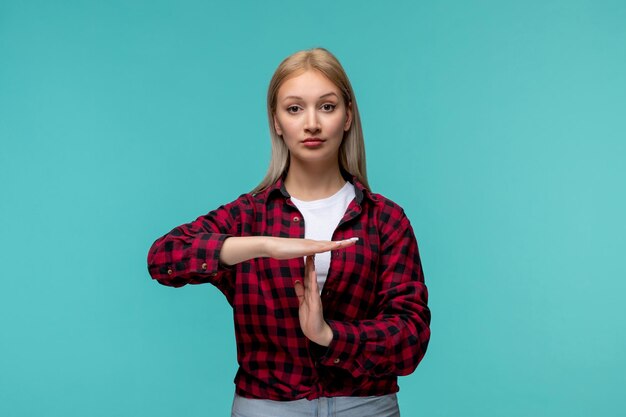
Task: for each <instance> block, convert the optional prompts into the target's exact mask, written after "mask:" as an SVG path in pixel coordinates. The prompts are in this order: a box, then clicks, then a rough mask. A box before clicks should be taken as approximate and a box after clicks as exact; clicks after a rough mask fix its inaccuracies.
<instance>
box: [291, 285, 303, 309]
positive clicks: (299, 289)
mask: <svg viewBox="0 0 626 417" xmlns="http://www.w3.org/2000/svg"><path fill="white" fill-rule="evenodd" d="M293 288H294V290H295V291H296V297H298V301H299V302H300V305H302V303H303V302H304V285H302V281H300V280H297V281H296V282H294V285H293Z"/></svg>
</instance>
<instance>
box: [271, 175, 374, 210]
mask: <svg viewBox="0 0 626 417" xmlns="http://www.w3.org/2000/svg"><path fill="white" fill-rule="evenodd" d="M286 175H287V173H286V172H285V173H284V174H283V175H281V176H280V178H278V180H276V182H274V184H272V185H271V186H269V187H268V188H267V190H266V196H267V200H269V199H270V198H272V197H273V196H275V195H276V196H278V195H282V196H283V197H284V198H290V197H291V196H290V195H289V193H288V192H287V189H286V188H285V176H286ZM341 175H342V176H343V178H344V179H345V180H346V181H349V182H350V183H352V185H354V193H355V195H356V202H357V203H358V204H361V203H362V202H363V199H365V198H367V199H369V200H371V201H373V202H377V201H378V199H377V198H376V196H375V195H374V194H373V193H372V192H370V191H369V190H368V189H367V188H365V186H364V185H363V183H361V181H359V179H358V178H357V177H356V175H352V174H350V173H348V172H346V171H344V170H343V169H342V170H341Z"/></svg>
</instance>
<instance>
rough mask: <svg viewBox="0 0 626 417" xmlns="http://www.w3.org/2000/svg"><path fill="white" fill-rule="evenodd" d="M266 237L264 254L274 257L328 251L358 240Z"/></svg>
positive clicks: (281, 257)
mask: <svg viewBox="0 0 626 417" xmlns="http://www.w3.org/2000/svg"><path fill="white" fill-rule="evenodd" d="M266 239H267V241H266V242H265V253H266V256H268V257H270V258H274V259H291V258H298V257H302V256H311V255H315V254H316V253H322V252H328V251H330V250H337V249H342V248H347V247H349V246H352V245H354V244H355V243H356V242H357V240H358V238H356V237H355V238H350V239H346V240H336V241H331V240H312V239H298V238H288V237H270V236H266Z"/></svg>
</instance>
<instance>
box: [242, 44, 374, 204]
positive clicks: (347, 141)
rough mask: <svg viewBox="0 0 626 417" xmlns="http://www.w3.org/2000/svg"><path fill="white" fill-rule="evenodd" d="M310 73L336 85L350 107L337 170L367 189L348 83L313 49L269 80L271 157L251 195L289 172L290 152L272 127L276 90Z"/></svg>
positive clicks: (334, 63) (333, 62)
mask: <svg viewBox="0 0 626 417" xmlns="http://www.w3.org/2000/svg"><path fill="white" fill-rule="evenodd" d="M309 69H312V70H316V71H319V72H320V73H322V74H323V75H324V76H325V77H326V78H328V79H329V80H330V81H331V82H332V83H333V84H335V85H336V86H337V87H338V88H339V90H340V91H341V93H342V94H341V95H342V97H343V100H344V103H345V105H346V106H348V104H349V103H352V123H351V125H350V128H349V129H348V130H347V131H345V132H344V135H343V140H342V142H341V146H340V148H339V167H340V168H341V169H343V170H344V171H346V172H348V173H349V174H351V175H354V176H356V177H357V179H358V180H359V181H360V182H361V183H363V185H364V186H365V187H366V188H367V189H368V190H369V189H370V188H369V184H368V182H367V171H366V167H365V143H364V141H363V129H362V128H361V118H360V117H359V108H358V107H357V104H356V97H355V96H354V91H353V90H352V85H351V84H350V80H349V79H348V76H347V75H346V73H345V71H344V69H343V67H342V66H341V64H340V63H339V60H337V58H336V57H335V56H334V55H333V54H331V53H330V52H329V51H328V50H326V49H324V48H312V49H307V50H304V51H298V52H296V53H294V54H292V55H290V56H288V57H287V58H285V59H284V60H283V61H282V62H281V63H280V65H279V66H278V68H277V69H276V71H275V72H274V75H273V76H272V79H271V81H270V84H269V88H268V90H267V117H268V120H269V126H270V137H271V141H272V156H271V159H270V166H269V168H268V170H267V174H265V178H263V180H262V181H261V183H260V184H259V185H257V186H256V188H255V189H254V190H252V193H257V192H260V191H263V190H264V189H266V188H267V187H269V186H271V185H272V184H274V182H276V180H278V179H279V178H280V177H281V176H282V175H283V174H284V173H285V172H286V171H287V169H289V149H287V146H286V145H285V143H284V142H283V140H282V138H281V136H280V135H279V134H278V133H277V132H276V129H275V127H274V113H275V112H276V97H277V95H278V89H279V88H280V86H281V85H282V84H283V83H284V82H285V81H286V80H287V79H288V78H289V77H291V76H295V75H298V74H300V73H302V72H304V71H306V70H309Z"/></svg>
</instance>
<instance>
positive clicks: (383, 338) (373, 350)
mask: <svg viewBox="0 0 626 417" xmlns="http://www.w3.org/2000/svg"><path fill="white" fill-rule="evenodd" d="M348 179H349V180H350V181H351V182H352V183H353V184H354V186H355V192H356V198H355V199H354V200H353V201H352V202H351V203H350V205H349V206H348V209H347V210H346V213H345V215H344V217H343V219H342V220H341V222H340V223H339V225H338V226H337V228H336V230H335V232H334V234H333V240H341V239H347V238H350V237H358V238H359V240H358V242H357V243H356V245H353V246H350V247H348V248H345V249H340V250H337V251H333V252H332V253H331V264H330V269H329V271H328V277H327V280H326V283H325V284H324V288H323V292H322V295H321V297H322V303H323V306H324V318H325V319H326V321H327V322H328V325H329V326H330V328H331V329H332V331H333V339H332V341H331V343H330V346H328V347H323V346H319V345H317V344H315V343H313V342H311V341H310V340H309V339H307V338H306V337H305V336H304V334H303V333H302V330H301V329H300V322H299V319H298V298H297V297H296V294H295V291H294V282H295V281H296V280H302V279H303V277H304V261H303V258H302V257H298V258H295V259H290V260H276V259H272V258H257V259H251V260H249V261H246V262H242V263H239V264H237V265H234V266H232V267H226V266H224V265H222V264H220V262H219V253H220V249H221V247H222V244H223V242H224V240H225V239H226V238H227V237H229V236H278V237H291V238H302V237H304V226H305V225H304V221H303V218H302V214H300V212H299V211H298V209H297V208H296V207H295V205H294V204H293V203H292V202H291V200H290V196H289V194H288V193H287V190H286V189H285V187H284V184H283V179H282V178H281V179H279V180H278V181H277V182H276V183H275V184H274V185H273V186H272V187H270V188H268V189H266V190H264V191H262V192H260V193H257V194H243V195H241V196H240V197H239V198H237V199H236V200H235V201H233V202H231V203H228V204H226V205H223V206H221V207H219V208H217V209H216V210H213V211H211V212H210V213H208V214H206V215H204V216H201V217H198V218H197V219H196V220H195V221H193V222H191V223H188V224H184V225H182V226H178V227H176V228H174V229H173V230H172V231H171V232H169V233H168V234H166V235H165V236H162V237H160V238H159V239H157V240H156V241H155V242H154V244H153V245H152V247H151V249H150V252H149V254H148V269H149V271H150V274H151V276H152V277H153V278H154V279H156V280H157V281H158V282H160V283H161V284H164V285H169V286H172V287H180V286H183V285H185V284H200V283H206V282H209V283H211V284H213V285H215V286H216V287H217V288H219V290H220V291H222V292H223V293H224V295H225V296H226V298H227V300H228V302H229V303H230V305H231V306H232V308H233V310H234V320H235V336H236V339H237V360H238V362H239V370H238V372H237V375H236V376H235V384H236V392H237V393H238V394H239V395H242V396H244V397H250V398H264V399H271V400H295V399H300V398H308V399H314V398H317V397H321V396H326V397H331V396H344V395H345V396H369V395H384V394H389V393H393V392H396V391H398V385H397V376H398V375H407V374H410V373H411V372H413V371H414V370H415V368H416V366H417V364H418V363H419V362H420V360H421V359H422V357H423V356H424V353H425V352H426V347H427V346H428V341H429V338H430V328H429V324H430V310H429V309H428V307H427V299H428V293H427V289H426V286H425V284H424V277H423V274H422V267H421V262H420V256H419V252H418V248H417V242H416V240H415V236H414V234H413V229H412V228H411V225H410V223H409V220H408V218H407V217H406V216H405V214H404V211H403V210H402V208H400V207H399V206H398V205H397V204H395V203H393V202H392V201H390V200H388V199H386V198H385V197H383V196H381V195H380V194H374V193H370V192H369V191H368V190H367V189H365V188H364V187H363V185H362V184H361V183H360V182H359V181H358V180H357V179H356V177H349V178H348Z"/></svg>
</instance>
